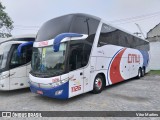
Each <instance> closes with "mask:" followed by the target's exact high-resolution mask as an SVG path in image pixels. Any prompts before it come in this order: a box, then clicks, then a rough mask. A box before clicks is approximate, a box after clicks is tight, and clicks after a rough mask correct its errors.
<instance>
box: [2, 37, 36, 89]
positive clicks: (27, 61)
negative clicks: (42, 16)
mask: <svg viewBox="0 0 160 120" xmlns="http://www.w3.org/2000/svg"><path fill="white" fill-rule="evenodd" d="M34 40H35V35H33V34H28V35H21V36H15V37H11V38H6V39H5V40H3V42H0V90H4V91H8V90H15V89H21V88H26V87H29V83H28V82H29V71H30V68H31V57H32V48H33V41H34ZM18 49H19V50H18ZM18 51H19V52H18Z"/></svg>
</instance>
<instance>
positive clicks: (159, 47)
mask: <svg viewBox="0 0 160 120" xmlns="http://www.w3.org/2000/svg"><path fill="white" fill-rule="evenodd" d="M150 51H151V61H150V68H151V70H160V42H150Z"/></svg>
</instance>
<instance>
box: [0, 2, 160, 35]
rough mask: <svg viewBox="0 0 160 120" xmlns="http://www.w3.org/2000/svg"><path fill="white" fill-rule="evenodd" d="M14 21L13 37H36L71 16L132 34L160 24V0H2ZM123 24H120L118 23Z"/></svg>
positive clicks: (145, 31) (146, 30)
mask: <svg viewBox="0 0 160 120" xmlns="http://www.w3.org/2000/svg"><path fill="white" fill-rule="evenodd" d="M0 1H1V2H2V4H3V5H4V6H6V10H5V11H6V12H7V13H8V15H9V16H10V17H11V18H12V20H13V21H14V27H15V28H14V30H13V31H12V34H13V35H20V34H28V33H37V31H38V28H39V27H40V26H41V25H42V24H43V23H44V22H46V21H47V20H49V19H52V18H54V17H58V16H61V15H64V14H70V13H87V14H92V15H94V16H98V17H101V18H103V19H105V20H106V21H109V22H111V24H114V25H116V26H119V27H121V28H123V29H125V30H127V31H129V32H131V33H134V32H139V30H138V28H137V26H136V25H135V23H137V24H139V25H140V27H141V29H142V31H143V32H144V34H146V33H147V32H148V31H149V30H150V29H151V28H153V27H154V26H155V25H157V24H158V23H160V0H0ZM118 20H120V21H118Z"/></svg>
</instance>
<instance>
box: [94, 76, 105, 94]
mask: <svg viewBox="0 0 160 120" xmlns="http://www.w3.org/2000/svg"><path fill="white" fill-rule="evenodd" d="M103 86H104V78H103V77H102V76H101V75H97V76H96V78H95V80H94V86H93V93H94V94H98V93H101V92H102V90H103Z"/></svg>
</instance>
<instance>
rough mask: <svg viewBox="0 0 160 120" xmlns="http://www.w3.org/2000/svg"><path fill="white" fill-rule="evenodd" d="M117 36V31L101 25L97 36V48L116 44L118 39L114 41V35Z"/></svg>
mask: <svg viewBox="0 0 160 120" xmlns="http://www.w3.org/2000/svg"><path fill="white" fill-rule="evenodd" d="M117 34H118V31H117V29H115V28H113V27H111V26H109V25H106V24H103V25H102V28H101V32H100V36H99V41H98V45H97V47H101V46H104V45H107V44H113V45H115V44H118V39H116V38H115V37H116V35H117Z"/></svg>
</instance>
